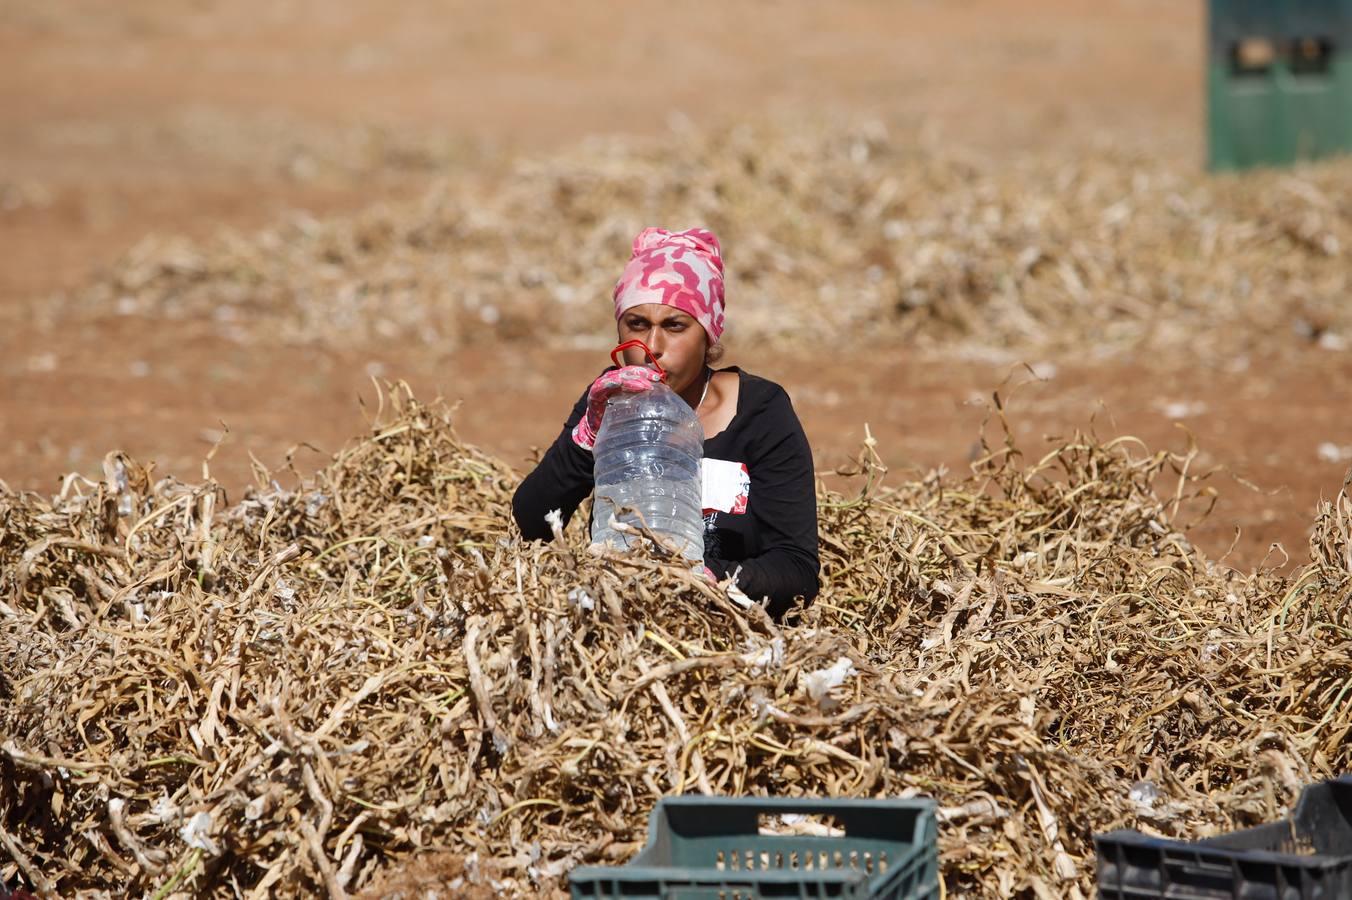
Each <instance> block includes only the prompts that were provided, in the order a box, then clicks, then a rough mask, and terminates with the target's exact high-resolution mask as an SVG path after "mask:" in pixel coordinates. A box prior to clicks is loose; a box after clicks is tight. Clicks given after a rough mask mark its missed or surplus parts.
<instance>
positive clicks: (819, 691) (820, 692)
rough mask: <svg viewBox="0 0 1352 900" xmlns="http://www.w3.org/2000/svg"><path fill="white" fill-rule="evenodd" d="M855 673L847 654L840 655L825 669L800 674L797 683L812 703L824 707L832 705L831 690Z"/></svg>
mask: <svg viewBox="0 0 1352 900" xmlns="http://www.w3.org/2000/svg"><path fill="white" fill-rule="evenodd" d="M856 674H858V673H857V672H856V671H855V668H854V663H852V662H850V658H849V657H848V656H842V657H841V658H840V659H838V660H836V661H835V662H834V663H832V664H831V665H830V666H828V667H827V668H825V669H818V670H816V671H815V672H808V673H806V674H804V675H802V676H800V677H801V681H800V682H799V684H800V686H801V687H802V689H803V690H805V691H807V695H808V696H809V697H811V698H812V700H813V702H814V703H816V704H817V705H818V706H820V707H822V708H823V709H825V708H827V707H829V706H831V705H832V704H831V697H830V694H831V691H832V690H833V689H834V688H838V687H840V686H841V685H842V684H844V683H845V679H847V678H849V677H850V676H852V675H856Z"/></svg>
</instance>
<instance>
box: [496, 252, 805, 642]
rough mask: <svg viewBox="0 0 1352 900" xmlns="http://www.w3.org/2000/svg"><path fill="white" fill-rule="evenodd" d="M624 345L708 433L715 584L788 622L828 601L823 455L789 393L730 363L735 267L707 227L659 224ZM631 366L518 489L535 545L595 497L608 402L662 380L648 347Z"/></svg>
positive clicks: (609, 381) (606, 378) (613, 375)
mask: <svg viewBox="0 0 1352 900" xmlns="http://www.w3.org/2000/svg"><path fill="white" fill-rule="evenodd" d="M614 300H615V321H616V325H617V329H618V338H619V341H620V342H621V343H623V342H624V341H629V340H640V341H642V342H643V343H644V344H646V345H647V346H648V348H649V349H650V350H651V351H652V353H653V356H654V357H656V358H657V360H658V361H659V362H660V363H661V364H662V368H663V369H665V370H666V372H667V384H668V385H669V386H670V387H671V389H672V390H674V391H675V392H676V393H677V394H678V395H679V396H680V397H681V398H682V399H684V400H685V402H686V403H688V404H689V405H690V406H691V408H692V409H694V410H695V413H696V414H697V415H698V417H699V420H700V423H701V424H702V425H703V426H704V438H705V440H704V463H703V467H702V468H703V479H704V502H703V505H704V527H705V532H704V563H705V565H706V567H707V568H708V569H709V571H710V573H711V574H712V575H713V577H715V578H717V579H720V580H721V579H723V578H726V577H727V576H729V575H731V574H734V573H735V574H736V577H737V586H738V587H739V588H741V590H742V591H744V592H745V593H746V594H747V596H749V597H751V598H752V599H754V600H757V601H759V600H761V599H762V598H768V599H769V609H770V612H771V614H773V615H775V616H776V617H780V616H782V615H783V614H784V613H785V612H786V611H787V610H788V609H789V608H791V607H792V606H793V604H794V602H795V601H796V600H797V599H798V598H802V599H803V600H804V601H811V600H812V598H813V597H815V596H816V594H817V587H818V583H817V576H818V572H819V570H820V564H819V563H818V559H817V497H816V490H815V481H814V478H813V472H812V450H811V448H810V447H809V446H808V443H807V437H806V436H805V435H804V434H803V428H802V425H800V424H799V422H798V416H797V415H796V414H795V413H794V411H793V405H792V404H791V403H790V402H789V396H788V394H786V393H785V392H784V389H783V388H781V387H780V386H779V385H777V384H775V383H773V382H770V381H767V380H765V379H763V378H758V377H756V376H755V375H752V374H750V373H749V372H743V371H742V370H741V369H739V368H737V367H736V366H732V367H729V368H726V369H719V370H714V369H713V368H711V366H710V364H711V363H714V362H716V361H717V360H718V359H719V357H721V356H722V350H723V347H722V346H721V345H720V344H719V343H718V339H719V337H720V336H721V335H722V333H723V308H724V300H723V259H722V251H721V249H720V247H719V244H718V239H717V238H715V237H714V236H713V234H711V233H710V232H708V231H705V230H703V229H698V228H696V229H691V230H689V231H680V232H675V233H673V232H669V231H664V230H663V229H660V228H648V229H645V230H644V231H643V232H642V233H640V234H639V236H638V237H637V238H635V239H634V250H633V256H632V258H631V259H630V260H629V264H628V265H627V266H626V267H625V269H624V274H623V275H622V276H621V278H620V281H619V283H618V284H617V285H616V286H615V295H614ZM625 354H626V355H625V362H626V363H628V365H626V366H624V367H622V368H615V367H611V368H608V369H607V370H606V371H604V372H603V373H601V375H600V377H598V378H597V379H596V380H595V381H594V382H592V385H591V387H590V388H588V389H587V390H586V391H585V392H584V393H583V394H582V396H581V397H580V398H579V399H578V401H577V403H576V404H575V405H574V406H573V412H572V415H570V416H569V417H568V421H567V423H565V424H564V426H563V431H562V433H560V434H559V437H558V439H557V440H555V441H554V444H553V445H552V446H551V447H550V448H549V450H548V451H547V452H546V453H545V455H544V458H543V459H541V460H540V464H539V465H538V466H537V467H536V468H535V471H533V472H531V473H530V475H528V476H526V479H525V480H524V481H523V482H522V483H521V486H520V487H519V488H518V489H517V492H516V496H515V497H514V498H513V499H512V512H513V514H514V515H515V517H516V521H517V524H518V525H519V526H520V528H521V533H522V535H523V536H525V537H526V538H528V539H532V540H548V539H549V538H550V537H551V536H552V530H551V528H550V526H549V524H548V522H547V521H546V520H545V516H546V514H548V513H549V512H550V511H551V510H555V509H557V510H559V511H561V512H562V514H563V519H564V522H565V523H566V522H567V521H568V519H569V518H570V517H571V516H572V514H573V512H574V511H575V510H576V509H577V507H578V505H579V504H580V503H581V502H582V501H583V500H584V499H585V498H586V496H587V495H588V494H589V493H591V491H592V487H593V480H592V454H591V450H592V444H593V443H594V442H595V440H596V434H597V432H598V431H599V430H600V427H601V420H602V418H603V417H604V416H605V411H606V404H607V402H608V401H609V399H610V398H611V397H612V396H613V395H614V394H615V393H616V392H618V391H645V390H648V389H650V388H651V387H652V384H653V379H654V378H655V377H657V376H656V373H654V372H653V371H651V370H650V369H648V368H646V367H645V366H643V365H641V363H642V362H644V360H643V358H642V351H641V350H638V351H635V350H628V351H625Z"/></svg>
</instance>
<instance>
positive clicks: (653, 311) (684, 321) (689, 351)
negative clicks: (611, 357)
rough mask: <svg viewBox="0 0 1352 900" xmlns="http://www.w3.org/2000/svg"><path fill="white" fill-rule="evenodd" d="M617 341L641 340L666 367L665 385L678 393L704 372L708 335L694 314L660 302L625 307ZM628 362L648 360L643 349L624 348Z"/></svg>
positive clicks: (638, 362)
mask: <svg viewBox="0 0 1352 900" xmlns="http://www.w3.org/2000/svg"><path fill="white" fill-rule="evenodd" d="M619 335H620V343H624V342H625V341H642V342H643V343H645V344H647V345H648V349H650V350H652V352H653V356H656V357H657V361H658V362H660V363H661V364H662V368H663V369H666V370H667V384H668V385H670V387H671V389H672V390H673V391H675V392H676V393H678V394H679V393H681V392H682V391H684V390H685V389H686V388H687V387H689V386H690V385H691V384H693V383H694V382H695V379H697V378H699V377H700V376H701V375H703V374H704V354H705V351H706V349H707V348H708V336H707V335H705V333H704V328H703V327H702V326H701V325H700V324H699V322H696V321H695V318H694V316H691V315H690V314H688V313H683V312H681V311H680V310H679V309H676V308H675V307H672V306H663V305H662V304H661V303H644V304H642V305H641V306H634V307H631V308H629V309H626V310H625V311H624V313H623V314H622V315H621V316H620V321H619ZM624 361H625V363H626V364H628V365H642V364H643V363H645V362H647V358H646V357H644V355H643V351H642V350H639V349H638V348H633V349H630V350H626V351H624Z"/></svg>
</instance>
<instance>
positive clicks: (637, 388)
mask: <svg viewBox="0 0 1352 900" xmlns="http://www.w3.org/2000/svg"><path fill="white" fill-rule="evenodd" d="M661 380H662V375H661V373H659V372H655V371H653V370H652V369H649V368H648V367H647V366H625V367H624V368H622V369H615V370H613V371H610V372H604V373H602V375H601V377H600V378H598V379H596V380H595V381H593V382H592V386H591V390H589V391H587V413H586V415H584V416H583V417H582V418H581V419H579V420H578V423H577V424H576V425H574V426H573V443H575V444H577V445H578V446H579V447H581V448H582V449H583V450H590V449H592V447H593V446H594V445H595V444H596V435H597V434H598V433H600V431H601V417H602V416H604V415H605V413H606V404H607V403H609V402H610V398H611V397H612V396H614V395H615V394H616V393H617V392H619V391H624V392H625V393H629V394H638V393H642V392H643V391H650V390H652V387H653V385H654V384H655V383H657V382H659V381H661Z"/></svg>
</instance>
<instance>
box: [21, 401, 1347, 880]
mask: <svg viewBox="0 0 1352 900" xmlns="http://www.w3.org/2000/svg"><path fill="white" fill-rule="evenodd" d="M998 412H999V410H998V407H997V413H998ZM990 430H991V431H992V432H993V433H998V429H996V428H992V429H990ZM1006 433H1008V431H1006ZM1192 461H1193V456H1192V455H1191V454H1172V453H1165V452H1154V453H1152V452H1149V451H1148V450H1147V449H1146V448H1144V447H1141V446H1140V445H1139V444H1138V443H1136V442H1134V441H1133V440H1131V439H1125V438H1124V439H1118V440H1114V441H1108V442H1101V441H1098V440H1095V439H1092V438H1090V437H1086V436H1078V437H1076V438H1074V439H1072V440H1070V441H1068V442H1065V443H1064V444H1063V445H1060V446H1055V447H1053V448H1052V449H1051V450H1050V451H1049V452H1047V453H1046V454H1045V455H1043V456H1041V457H1040V458H1032V457H1025V456H1024V455H1023V454H1022V453H1021V452H1020V451H1019V449H1018V448H1017V447H1015V446H1014V445H1013V444H1011V443H1009V442H1008V440H1007V439H1006V442H1005V443H1000V442H998V441H996V442H993V443H992V444H991V446H990V447H989V452H988V453H987V455H986V456H984V457H983V458H982V459H980V460H979V461H978V462H977V463H975V464H974V467H973V471H972V474H971V475H969V476H966V477H962V478H951V477H949V476H947V475H943V474H941V473H934V474H933V475H931V476H930V477H928V478H926V479H924V480H921V481H915V482H909V483H903V484H900V485H898V486H895V487H886V486H884V485H883V484H882V482H881V477H882V474H883V473H882V471H881V468H880V466H879V464H878V462H877V457H876V455H874V451H873V448H872V447H871V446H867V445H866V446H865V447H864V449H863V450H862V451H861V454H860V457H859V460H858V464H857V466H855V467H854V475H855V476H857V480H856V481H855V482H854V484H856V486H857V490H855V489H851V492H849V493H846V494H840V493H832V492H827V491H823V492H822V493H821V495H820V504H821V535H822V548H823V559H824V571H823V578H824V589H823V591H822V594H821V597H820V599H819V601H818V602H817V603H816V604H815V605H814V606H813V607H811V608H810V610H808V611H807V613H806V614H805V616H804V617H803V619H802V621H800V622H797V623H794V624H792V625H784V626H777V625H776V624H774V623H773V622H771V621H770V620H769V619H768V618H767V617H766V616H765V615H763V614H762V613H761V611H760V610H759V608H752V609H750V610H747V609H743V608H742V607H740V606H738V605H737V604H735V603H733V602H731V601H730V600H729V599H728V596H727V594H726V592H724V591H723V590H719V589H716V588H714V587H712V586H710V585H708V584H706V583H704V582H702V581H701V580H700V579H697V578H694V577H692V576H691V575H690V574H689V573H687V572H686V571H685V570H684V569H682V568H681V567H680V566H679V565H677V564H674V563H671V562H667V561H665V560H663V559H662V558H661V557H660V554H656V553H646V554H645V553H642V552H640V553H638V554H637V555H633V556H629V557H609V558H598V557H595V556H591V555H589V554H588V553H587V552H586V548H585V546H584V542H585V536H584V535H583V534H582V531H583V529H581V528H579V527H574V528H573V529H572V532H571V533H570V534H567V535H565V536H564V539H563V540H562V541H559V542H555V543H554V544H551V545H531V544H523V543H522V542H521V541H520V540H519V539H518V537H517V536H516V535H515V534H514V526H513V525H511V520H510V513H509V499H510V495H511V492H512V490H513V489H514V487H515V485H516V483H517V475H516V474H515V473H514V472H513V471H511V470H510V469H509V468H508V467H507V466H506V465H504V464H503V463H501V462H500V461H498V460H495V459H492V458H490V457H488V456H486V455H485V454H483V453H481V452H480V451H478V450H476V449H475V448H473V447H471V446H467V445H465V444H463V443H462V442H461V441H459V440H458V439H457V437H456V435H455V432H454V430H453V428H452V425H451V422H450V418H449V413H448V412H447V411H446V410H445V409H443V408H441V407H440V406H437V405H433V406H424V405H421V404H419V403H417V402H416V401H415V400H413V399H412V398H411V397H410V396H408V395H407V393H406V392H405V391H404V390H402V389H399V390H395V391H394V392H393V393H392V395H391V400H390V403H389V406H388V408H387V409H385V410H384V411H383V412H382V413H380V414H379V416H378V417H377V422H376V424H375V425H374V426H373V428H372V430H371V432H370V433H369V434H368V435H367V436H366V437H364V438H362V439H360V440H357V441H355V442H354V443H353V444H351V445H350V446H349V447H348V448H347V449H345V450H344V451H342V452H341V453H339V454H338V455H337V456H336V457H335V458H334V459H333V461H332V463H331V464H330V465H328V466H327V467H326V468H324V469H323V470H321V471H320V472H319V473H318V474H317V475H315V476H314V477H313V478H312V479H309V480H306V481H303V482H302V481H298V480H294V479H291V478H290V477H289V476H285V473H282V474H280V475H279V476H278V477H279V478H281V477H286V478H287V480H289V481H292V480H294V481H295V487H294V488H291V489H288V488H284V487H282V486H280V485H279V483H278V481H277V480H274V479H273V477H272V476H271V475H269V474H268V473H264V472H260V487H259V488H258V489H256V490H253V491H252V492H250V493H249V494H248V495H247V496H245V497H244V498H243V499H241V500H239V501H238V502H235V503H229V502H227V501H226V498H225V497H224V496H223V492H222V491H221V489H220V488H219V487H218V486H217V485H216V484H214V483H213V482H212V481H211V480H210V479H209V478H206V479H204V481H203V482H202V483H200V484H183V483H179V482H177V481H174V480H171V479H160V480H155V478H154V476H153V474H152V472H151V471H149V470H147V469H145V468H143V467H141V466H140V465H138V464H137V463H135V462H134V461H132V460H130V459H127V458H125V457H124V456H122V455H120V454H112V455H110V456H109V457H108V459H107V462H106V465H105V474H106V477H105V479H104V480H103V481H101V482H97V483H94V482H89V481H85V480H83V479H81V478H80V477H78V476H71V477H70V478H69V479H68V480H67V481H66V483H65V485H64V488H63V490H62V491H61V492H60V494H59V495H58V496H56V497H54V498H51V499H44V498H42V497H39V496H36V495H34V494H16V493H13V492H8V491H5V492H2V493H0V848H2V849H0V881H7V880H10V879H21V880H22V881H23V882H24V883H25V884H28V885H31V886H32V887H33V889H34V890H35V891H36V892H38V893H40V894H42V895H43V896H58V895H59V896H63V897H71V896H91V897H94V896H123V895H136V896H151V897H156V898H162V897H166V896H170V895H174V894H184V893H186V894H196V895H211V896H221V897H227V896H228V897H241V896H247V897H260V896H267V895H269V894H272V893H276V894H281V895H295V894H299V893H307V894H308V893H316V892H317V893H327V894H328V895H330V896H339V897H340V896H345V895H347V894H356V893H360V892H362V891H367V890H372V889H378V890H384V891H385V892H386V893H385V894H383V895H389V894H390V893H394V894H396V895H404V896H411V895H414V894H418V893H419V891H424V890H426V884H427V881H428V879H427V878H426V877H425V874H424V877H423V878H422V881H418V882H416V883H415V882H408V881H406V882H405V883H404V887H403V888H400V887H398V885H399V881H398V878H399V876H400V873H403V872H407V871H408V870H410V868H413V869H416V868H417V867H418V866H419V865H420V864H422V863H425V862H426V861H427V860H435V859H445V858H448V855H449V858H450V859H453V860H454V861H455V865H454V866H453V867H449V868H446V869H445V871H446V872H447V878H446V881H445V883H444V884H443V886H447V887H452V888H454V889H457V890H461V889H463V890H469V889H471V888H473V889H474V890H492V891H495V892H496V893H500V894H504V895H508V896H533V895H543V896H551V895H556V894H557V893H558V892H559V891H561V890H562V886H563V885H564V884H565V881H564V879H565V876H566V873H567V872H568V870H569V869H570V868H571V867H572V866H573V865H575V864H577V863H582V862H602V863H605V862H611V863H619V862H623V861H624V860H625V859H627V858H628V856H629V855H631V854H632V853H633V852H634V851H635V850H636V849H637V848H638V846H640V844H641V843H642V841H643V840H644V837H645V824H646V816H647V813H648V811H649V810H650V809H651V807H652V806H653V805H654V803H655V802H656V801H657V799H658V798H659V797H661V796H663V795H665V794H670V793H679V792H689V791H703V792H716V793H723V794H783V795H825V796H862V797H868V796H898V795H902V796H904V795H910V794H927V795H933V796H934V797H936V798H937V799H938V801H939V803H940V806H941V820H942V825H941V851H942V863H943V869H944V877H945V879H946V882H947V888H948V891H949V892H950V894H951V895H953V896H971V897H1000V896H1010V895H1011V894H1013V895H1020V896H1037V897H1053V896H1058V897H1059V896H1087V895H1088V894H1089V893H1090V892H1091V890H1092V879H1093V853H1092V848H1091V844H1090V835H1091V833H1092V832H1095V831H1101V830H1106V829H1111V828H1114V827H1118V826H1134V827H1138V828H1144V829H1147V830H1150V831H1153V832H1156V833H1159V834H1165V835H1177V836H1182V837H1196V836H1201V835H1204V834H1207V833H1211V832H1215V831H1217V830H1222V829H1227V828H1230V827H1234V826H1236V825H1241V824H1247V823H1253V822H1257V821H1262V820H1269V819H1272V818H1274V817H1276V816H1278V815H1280V814H1281V812H1282V811H1283V809H1284V808H1285V807H1286V806H1287V805H1288V804H1289V803H1290V802H1291V801H1292V799H1293V798H1294V796H1295V792H1296V791H1298V789H1299V787H1300V785H1301V784H1302V783H1303V782H1307V781H1310V780H1313V779H1317V778H1319V777H1322V776H1326V775H1329V774H1331V773H1334V772H1338V771H1345V770H1347V769H1348V768H1350V766H1349V762H1352V749H1350V748H1352V742H1349V741H1348V732H1349V728H1352V704H1350V703H1349V694H1350V693H1352V690H1350V687H1352V640H1349V625H1350V624H1352V623H1349V606H1348V595H1349V588H1350V587H1352V540H1350V538H1352V501H1349V499H1348V496H1347V494H1346V493H1344V494H1341V495H1340V496H1339V497H1338V498H1337V500H1336V501H1335V502H1332V503H1329V504H1327V505H1326V506H1325V507H1324V508H1323V509H1322V510H1320V511H1319V514H1318V515H1319V518H1318V521H1317V522H1316V525H1315V530H1314V537H1313V539H1312V551H1313V552H1312V558H1311V561H1310V562H1309V564H1308V565H1306V566H1304V567H1303V568H1300V569H1299V570H1297V571H1295V572H1294V573H1292V574H1289V575H1278V574H1275V573H1272V572H1267V571H1257V572H1252V573H1241V572H1237V571H1233V570H1229V569H1226V568H1223V567H1218V566H1216V565H1215V564H1213V563H1212V562H1210V561H1208V560H1207V559H1205V558H1204V557H1203V556H1202V555H1201V554H1199V553H1198V552H1197V551H1196V550H1195V549H1194V548H1192V547H1191V546H1190V545H1189V543H1188V541H1187V539H1186V538H1185V536H1184V534H1183V533H1182V532H1181V531H1180V526H1179V524H1178V521H1179V519H1180V518H1181V517H1184V516H1186V515H1187V510H1188V508H1189V506H1190V505H1195V504H1196V502H1197V501H1199V500H1204V499H1205V493H1206V490H1205V485H1204V483H1203V482H1202V481H1201V480H1199V479H1198V478H1197V477H1196V476H1195V475H1194V474H1193V473H1192V472H1191V471H1190V470H1189V469H1190V466H1191V465H1192ZM1161 474H1166V475H1170V476H1171V477H1174V478H1176V479H1177V481H1176V483H1177V485H1178V491H1177V493H1176V494H1175V495H1172V496H1159V495H1157V494H1156V493H1155V492H1154V490H1153V489H1152V485H1153V484H1155V483H1157V477H1158V476H1160V475H1161ZM424 871H425V870H424ZM382 882H384V884H385V887H384V888H380V885H381V884H382ZM391 885H394V887H391ZM418 885H422V887H418Z"/></svg>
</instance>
